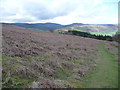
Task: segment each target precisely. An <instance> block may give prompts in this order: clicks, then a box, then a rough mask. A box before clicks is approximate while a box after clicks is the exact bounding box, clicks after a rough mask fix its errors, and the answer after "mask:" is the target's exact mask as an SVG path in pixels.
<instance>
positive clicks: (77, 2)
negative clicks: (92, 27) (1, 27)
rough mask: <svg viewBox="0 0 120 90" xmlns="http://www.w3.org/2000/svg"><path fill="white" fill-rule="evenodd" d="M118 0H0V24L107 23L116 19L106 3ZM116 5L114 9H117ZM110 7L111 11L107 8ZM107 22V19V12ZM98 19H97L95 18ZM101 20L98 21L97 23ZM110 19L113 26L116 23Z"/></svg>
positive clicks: (115, 14)
mask: <svg viewBox="0 0 120 90" xmlns="http://www.w3.org/2000/svg"><path fill="white" fill-rule="evenodd" d="M117 1H118V0H1V1H0V2H1V5H0V9H1V11H2V12H1V14H0V15H1V17H2V18H1V21H4V22H33V23H34V22H55V23H60V24H70V23H74V22H82V23H101V22H102V23H108V22H112V20H113V19H114V18H115V17H116V18H117V12H115V13H112V11H113V9H112V8H113V7H112V6H111V5H109V3H113V2H116V4H117ZM116 4H113V5H115V6H114V8H115V9H117V7H116ZM111 7H112V8H111ZM110 9H111V12H110V11H109V12H108V13H109V14H113V16H115V17H114V18H113V17H112V16H109V18H111V21H110V20H109V19H107V17H108V16H106V15H108V13H107V11H108V10H110ZM99 18H100V19H99ZM101 20H102V21H101ZM115 20H116V19H114V20H113V21H114V23H116V21H115Z"/></svg>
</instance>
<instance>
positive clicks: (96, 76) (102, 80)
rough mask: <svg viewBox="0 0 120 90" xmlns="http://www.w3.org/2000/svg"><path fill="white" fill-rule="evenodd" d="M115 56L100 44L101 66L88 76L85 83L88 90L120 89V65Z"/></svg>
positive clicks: (99, 56)
mask: <svg viewBox="0 0 120 90" xmlns="http://www.w3.org/2000/svg"><path fill="white" fill-rule="evenodd" d="M114 58H115V56H114V55H113V54H112V53H111V52H109V51H108V50H107V49H106V48H104V44H99V54H98V61H99V64H98V66H97V68H96V70H94V71H93V72H91V73H90V74H89V75H87V77H86V79H87V80H88V81H87V82H86V83H85V87H87V88H117V87H118V64H117V61H115V60H114Z"/></svg>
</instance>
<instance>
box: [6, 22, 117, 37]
mask: <svg viewBox="0 0 120 90" xmlns="http://www.w3.org/2000/svg"><path fill="white" fill-rule="evenodd" d="M4 24H7V25H15V26H19V27H23V28H26V29H31V30H34V31H49V30H54V32H65V31H68V30H75V31H82V32H89V33H91V34H96V35H110V36H112V35H114V34H115V33H116V32H117V31H118V25H115V24H83V23H73V24H69V25H60V24H56V23H34V24H28V23H4Z"/></svg>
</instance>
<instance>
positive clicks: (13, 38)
mask: <svg viewBox="0 0 120 90" xmlns="http://www.w3.org/2000/svg"><path fill="white" fill-rule="evenodd" d="M2 30H3V42H2V44H3V53H2V59H3V61H2V63H3V64H2V65H3V71H2V73H3V81H2V82H3V87H10V88H12V87H14V88H15V87H18V88H19V87H27V88H28V87H31V88H69V87H75V88H83V87H85V85H84V82H85V81H86V79H85V78H84V76H86V75H88V74H89V73H90V72H91V71H93V70H94V69H95V68H96V67H97V66H98V65H99V60H102V58H101V59H98V58H99V57H96V55H97V54H98V50H99V49H98V44H99V43H104V44H105V45H106V46H107V47H108V48H109V50H110V51H112V52H113V53H114V54H116V55H117V48H116V47H117V44H116V43H115V42H108V41H99V40H95V39H90V38H83V37H79V36H72V35H63V34H56V33H51V32H48V31H31V30H27V29H23V28H20V27H16V26H12V25H3V29H2ZM110 51H109V52H110ZM114 65H116V64H114ZM101 87H103V86H101ZM110 87H114V86H110ZM116 87H117V86H116Z"/></svg>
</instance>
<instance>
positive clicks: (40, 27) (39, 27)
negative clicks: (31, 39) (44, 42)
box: [4, 23, 63, 31]
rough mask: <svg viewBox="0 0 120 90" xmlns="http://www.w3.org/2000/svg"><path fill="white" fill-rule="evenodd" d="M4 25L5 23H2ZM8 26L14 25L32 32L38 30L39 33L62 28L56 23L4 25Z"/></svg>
mask: <svg viewBox="0 0 120 90" xmlns="http://www.w3.org/2000/svg"><path fill="white" fill-rule="evenodd" d="M4 24H5V23H4ZM6 24H8V25H15V26H19V27H23V28H27V29H28V28H29V29H32V30H38V31H39V30H40V31H46V30H55V29H58V28H62V27H63V25H60V24H56V23H34V24H29V23H6Z"/></svg>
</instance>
